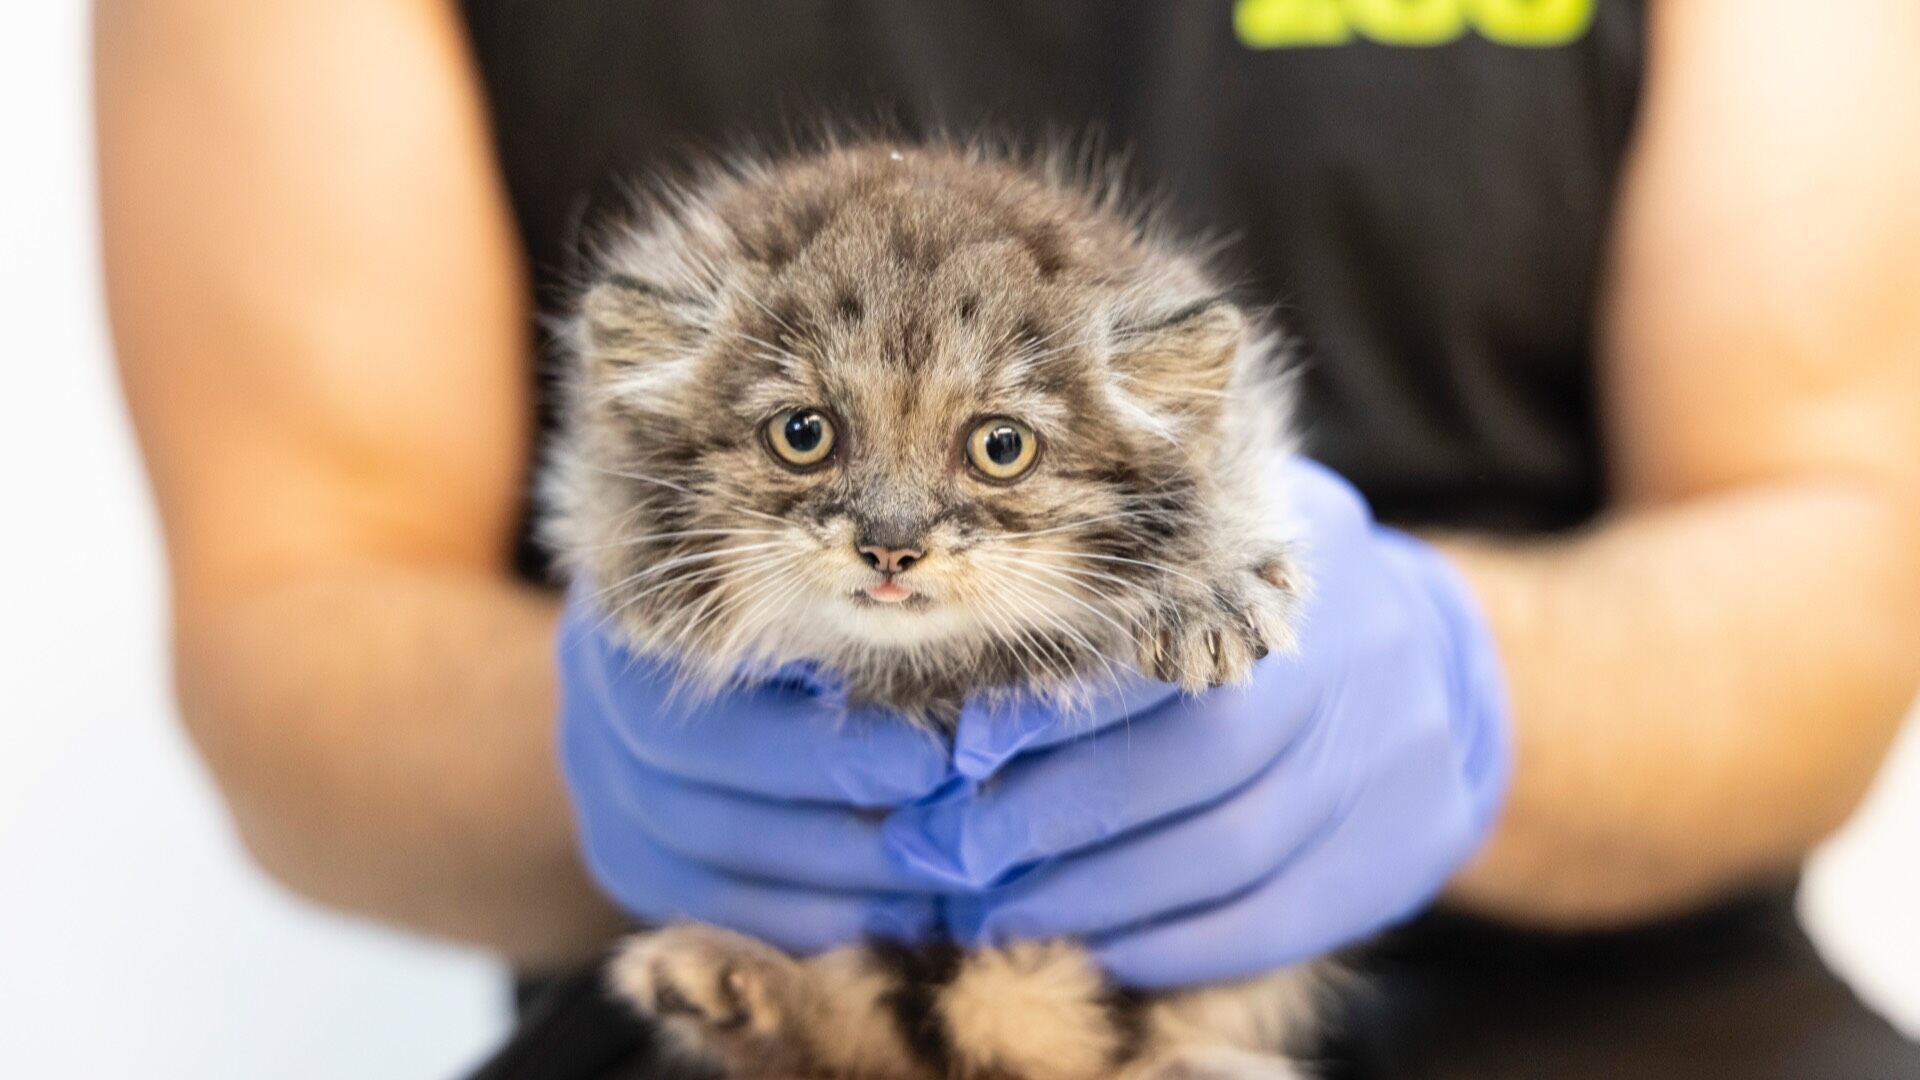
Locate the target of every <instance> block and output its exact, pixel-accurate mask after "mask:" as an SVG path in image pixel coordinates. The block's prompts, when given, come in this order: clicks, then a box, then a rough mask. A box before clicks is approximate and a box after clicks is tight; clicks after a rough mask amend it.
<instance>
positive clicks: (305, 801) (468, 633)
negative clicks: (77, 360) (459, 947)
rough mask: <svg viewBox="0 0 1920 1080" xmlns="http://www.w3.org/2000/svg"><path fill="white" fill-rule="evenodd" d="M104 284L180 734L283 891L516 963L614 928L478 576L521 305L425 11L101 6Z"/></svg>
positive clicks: (151, 3)
mask: <svg viewBox="0 0 1920 1080" xmlns="http://www.w3.org/2000/svg"><path fill="white" fill-rule="evenodd" d="M96 18H97V26H96V53H97V61H98V76H97V79H98V86H97V92H98V109H99V125H100V156H101V182H102V197H103V203H104V208H103V212H104V230H105V242H106V248H107V273H108V291H109V300H110V307H111V313H112V317H113V324H114V332H115V338H116V342H117V345H118V349H119V354H120V358H121V366H122V372H123V377H124V381H125V386H126V392H127V397H128V400H129V402H130V404H131V407H132V411H133V415H134V419H135V421H136V424H137V426H138V429H139V432H140V436H141V440H142V443H143V445H144V447H145V450H146V454H147V459H148V464H149V469H150V471H151V474H152V478H153V483H154V487H155V491H156V494H157V498H158V501H159V506H160V510H161V515H162V519H163V522H164V526H165V531H166V539H167V543H168V547H169V556H170V564H171V568H172V581H173V589H174V610H175V627H174V629H175V634H176V639H177V647H176V651H177V656H176V662H177V673H178V682H179V690H180V697H181V702H182V707H183V710H184V713H185V716H186V720H187V723H188V726H189V728H190V729H191V731H192V733H193V735H194V737H195V739H196V740H197V742H198V744H199V746H200V748H201V750H202V752H203V753H204V754H205V756H206V758H207V760H208V761H209V762H210V763H211V765H212V767H213V770H214V773H215V775H216V777H217V778H218V780H219V782H220V784H221V787H222V788H223V790H224V792H225V794H226V796H227V799H228V802H229V805H230V806H231V808H232V810H233V814H234V817H235V819H236V821H237V822H238V825H239V828H240V832H241V834H242V836H243V837H244V838H245V840H246V842H247V844H248V846H249V847H250V849H251V850H252V851H253V853H254V854H255V856H256V857H257V858H258V859H259V860H260V862H261V863H262V864H263V865H265V866H266V867H267V868H268V869H269V870H270V871H271V872H273V873H274V874H276V875H277V876H279V877H280V878H281V879H282V880H284V881H285V882H287V883H288V884H289V885H291V886H292V887H294V888H295V889H298V890H299V891H301V892H304V893H307V894H309V895H311V896H313V897H315V898H317V899H320V900H322V901H325V902H327V903H330V904H334V905H338V906H342V907H346V908H350V909H354V910H358V911H362V912H365V913H368V914H371V915H375V916H377V917H380V918H383V919H388V920H392V921H397V922H400V923H403V924H406V925H410V926H413V927H416V928H419V929H422V930H426V931H428V932H432V933H436V934H442V935H447V936H451V937H455V938H459V939H464V940H468V941H474V942H480V943H484V944H487V945H491V946H494V947H496V948H498V949H501V950H503V951H505V952H506V953H508V954H509V955H511V956H513V957H514V958H516V959H518V960H521V961H523V962H527V963H536V964H537V963H543V962H557V961H559V960H562V959H565V958H568V957H571V956H573V955H575V954H578V953H581V952H582V951H584V950H586V949H589V948H591V947H592V946H593V945H594V944H595V943H597V942H598V941H600V940H601V939H602V938H603V937H604V935H605V934H607V933H608V932H610V930H611V928H612V927H613V925H614V918H613V916H612V914H611V913H610V911H608V910H607V909H606V907H605V906H604V905H603V903H602V902H601V901H600V900H599V899H598V898H597V896H596V895H595V893H594V892H593V890H592V889H591V888H590V886H589V885H588V884H587V882H586V880H585V876H584V874H582V872H581V871H580V869H579V866H578V863H577V856H576V854H575V847H574V842H573V836H572V832H571V825H570V821H569V819H568V814H567V810H566V804H565V800H564V798H563V795H562V790H561V786H560V782H559V778H558V775H557V772H556V769H555V766H554V763H553V753H552V749H551V741H552V714H553V675H552V664H551V660H550V657H549V650H550V647H551V646H550V637H551V632H552V626H553V622H554V619H555V617H556V610H555V608H556V605H555V603H554V602H553V600H552V599H551V598H549V597H548V596H546V595H544V594H542V593H540V592H538V591H537V590H533V589H529V588H527V587H525V586H522V585H520V584H517V583H515V582H514V581H513V579H512V578H511V576H510V574H509V570H508V565H507V559H508V553H509V551H510V547H511V537H512V530H513V527H514V514H515V508H516V505H517V495H518V492H519V490H520V487H521V484H522V482H523V475H522V474H523V472H524V467H525V461H526V456H527V449H528V439H529V436H530V433H529V431H528V430H527V426H528V417H529V416H530V406H529V403H528V400H527V393H528V386H527V382H528V380H527V375H526V349H527V343H526V341H525V326H526V317H527V312H526V307H525V303H526V302H525V299H524V297H525V292H526V290H525V286H524V281H523V268H522V267H521V266H520V260H519V255H518V252H517V249H516V246H515V243H514V240H513V237H512V234H511V230H510V225H509V219H508V212H507V209H506V206H505V202H504V198H503V193H502V191H501V190H500V185H499V182H498V180H497V178H496V176H495V175H494V168H493V165H492V161H491V157H490V151H489V146H488V141H487V132H486V128H485V124H484V119H483V115H482V111H481V105H480V94H479V91H478V89H477V87H476V85H475V78H474V75H473V73H472V72H471V71H470V69H469V62H468V58H467V57H466V55H465V53H464V43H463V41H462V39H461V37H460V33H459V28H458V25H457V23H456V21H455V14H454V10H453V5H452V4H451V3H445V2H442V0H281V2H276V3H271V4H262V3H256V2H252V0H105V2H103V3H101V4H100V6H99V9H98V14H97V16H96Z"/></svg>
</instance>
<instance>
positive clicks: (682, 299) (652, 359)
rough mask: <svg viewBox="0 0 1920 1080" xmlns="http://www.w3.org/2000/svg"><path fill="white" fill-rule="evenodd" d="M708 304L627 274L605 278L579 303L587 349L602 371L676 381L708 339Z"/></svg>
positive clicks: (610, 373)
mask: <svg viewBox="0 0 1920 1080" xmlns="http://www.w3.org/2000/svg"><path fill="white" fill-rule="evenodd" d="M707 316H708V309H707V305H706V304H705V303H703V302H702V301H700V300H699V299H697V298H695V297H690V296H686V295H684V294H681V293H677V292H674V291H673V290H671V289H668V288H666V287H664V286H661V285H656V284H654V283H652V282H649V281H642V280H641V279H639V278H636V277H632V276H630V275H627V274H614V275H612V276H610V277H606V278H602V279H601V280H600V281H599V282H597V283H595V284H594V286H593V287H592V288H591V289H589V290H587V293H586V295H585V296H583V297H581V299H580V319H581V327H582V330H583V331H584V335H583V337H584V340H583V341H582V344H583V345H584V346H585V348H586V350H587V352H588V354H589V356H590V358H591V361H592V364H593V366H594V368H595V370H596V371H597V372H600V373H603V374H608V375H614V376H620V377H627V376H643V375H655V376H660V377H671V376H672V374H673V373H674V371H675V369H678V368H685V367H689V366H691V364H692V362H693V360H694V357H695V354H696V353H697V351H698V349H699V347H700V343H701V341H702V340H703V339H704V338H705V336H706V326H707Z"/></svg>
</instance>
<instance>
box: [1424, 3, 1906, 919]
mask: <svg viewBox="0 0 1920 1080" xmlns="http://www.w3.org/2000/svg"><path fill="white" fill-rule="evenodd" d="M1653 28H1654V35H1653V45H1654V50H1653V64H1652V72H1651V82H1650V87H1649V97H1648V100H1647V104H1646V113H1645V122H1644V127H1643V132H1642V136H1641V139H1640V144H1639V146H1638V149H1637V152H1636V156H1635V160H1634V163H1633V167H1632V169H1631V171H1630V174H1629V176H1628V178H1627V185H1626V190H1625V204H1624V210H1623V215H1622V219H1621V221H1620V224H1619V232H1618V234H1617V236H1616V252H1615V265H1614V273H1613V288H1612V291H1611V298H1610V318H1609V326H1608V339H1607V341H1606V343H1605V352H1604V364H1605V370H1604V374H1603V379H1604V387H1603V389H1604V395H1605V396H1604V403H1605V408H1606V411H1607V414H1608V416H1607V419H1608V422H1609V424H1610V437H1611V444H1612V446H1613V447H1614V450H1613V454H1614V461H1613V475H1612V481H1613V485H1614V495H1615V506H1616V509H1615V511H1614V513H1613V514H1612V515H1611V516H1610V518H1609V519H1608V520H1606V521H1605V522H1603V523H1601V524H1600V525H1599V526H1598V527H1597V528H1595V529H1593V530H1592V531H1591V532H1590V533H1588V534H1586V535H1583V536H1580V537H1577V538H1575V539H1571V540H1567V541H1565V542H1553V543H1542V544H1536V545H1531V546H1527V547H1521V548H1511V547H1507V548H1502V547H1495V546H1489V545H1483V544H1473V543H1467V542H1462V543H1456V544H1454V545H1453V546H1452V551H1453V553H1454V554H1455V555H1456V556H1458V558H1459V559H1460V560H1461V562H1462V563H1463V565H1464V566H1465V567H1466V568H1467V570H1468V573H1469V574H1470V576H1471V577H1472V578H1473V580H1474V582H1475V584H1476V585H1477V586H1478V588H1479V590H1480V592H1481V593H1482V595H1483V597H1484V598H1485V600H1486V602H1487V604H1488V607H1489V609H1490V612H1491V614H1492V617H1493V620H1494V622H1495V624H1496V632H1497V634H1498V636H1499V637H1500V639H1501V645H1502V648H1503V652H1504V655H1505V656H1506V657H1507V667H1508V672H1509V676H1510V680H1511V682H1512V689H1513V695H1514V706H1515V713H1516V718H1517V723H1518V727H1519V730H1518V761H1519V770H1518V776H1517V779H1516V783H1515V787H1514V790H1513V794H1512V797H1511V800H1510V803H1509V805H1508V809H1507V812H1506V814H1505V817H1504V819H1503V821H1502V823H1501V825H1500V827H1499V829H1498V831H1497V833H1496V836H1495V839H1494V841H1493V843H1492V844H1491V846H1490V847H1489V849H1488V850H1487V852H1486V854H1485V855H1484V856H1483V858H1482V859H1481V861H1480V862H1479V863H1478V864H1477V865H1476V866H1474V867H1473V868H1471V869H1470V870H1469V871H1468V872H1467V873H1466V874H1465V875H1463V876H1462V877H1461V878H1460V879H1459V880H1458V881H1457V882H1456V884H1455V888H1454V899H1455V900H1456V901H1458V902H1461V903H1463V904H1466V905H1469V906H1472V907H1476V908H1479V909H1481V910H1483V911H1487V912H1490V913H1494V914H1498V915H1503V916H1506V917H1510V918H1516V919H1521V920H1527V921H1535V922H1547V923H1559V924H1593V923H1604V922H1610V921H1620V920H1628V919H1634V918H1639V917H1643V916H1648V915H1654V914H1659V913H1662V912H1666V911H1671V910H1674V909H1677V908H1682V907H1684V906H1687V905H1689V904H1693V903H1697V902H1699V901H1701V900H1704V899H1707V898H1710V897H1712V896H1714V895H1716V894H1719V893H1723V892H1725V891H1727V890H1729V889H1732V888H1736V887H1738V886H1740V885H1742V884H1745V883H1749V882H1754V881H1758V880H1764V879H1767V878H1769V877H1776V876H1782V875H1785V874H1787V873H1790V872H1791V871H1792V869H1793V868H1794V867H1795V866H1797V864H1798V863H1799V861H1800V859H1801V858H1802V857H1803V856H1804V855H1805V854H1806V853H1807V851H1808V850H1809V848H1810V847H1812V846H1813V845H1814V844H1815V843H1816V842H1817V841H1819V840H1820V839H1821V838H1822V837H1823V836H1825V835H1826V834H1827V833H1828V832H1830V831H1831V830H1832V829H1834V828H1835V827H1836V826H1837V825H1839V824H1840V823H1841V821H1842V820H1844V818H1845V817H1846V816H1847V814H1848V813H1849V812H1850V811H1851V809H1852V807H1853V806H1854V804H1855V802H1856V801H1857V800H1858V798H1859V797H1860V795H1861V793H1862V792H1863V791H1864V789H1865V787H1866V785H1867V784H1868V782H1869V781H1870V780H1871V779H1872V777H1873V775H1874V771H1875V769H1876V767H1877V765H1878V763H1879V761H1880V758H1881V756H1882V754H1883V752H1884V750H1885V748H1886V746H1887V744H1888V742H1889V741H1890V739H1891V737H1892V735H1893V733H1894V731H1895V730H1896V727H1897V725H1898V724H1899V721H1900V719H1901V717H1902V715H1903V714H1904V713H1905V711H1906V709H1907V707H1908V705H1909V704H1910V703H1911V702H1912V700H1913V694H1914V689H1915V685H1916V680H1920V200H1917V199H1916V192H1920V67H1916V65H1914V63H1913V59H1912V49H1913V45H1914V43H1915V42H1920V7H1916V6H1915V5H1913V4H1912V3H1910V2H1908V0H1867V2H1863V3H1858V4H1849V5H1835V6H1831V7H1818V6H1809V5H1806V4H1799V3H1791V2H1786V0H1674V2H1671V3H1666V4H1661V5H1656V9H1655V14H1654V19H1653Z"/></svg>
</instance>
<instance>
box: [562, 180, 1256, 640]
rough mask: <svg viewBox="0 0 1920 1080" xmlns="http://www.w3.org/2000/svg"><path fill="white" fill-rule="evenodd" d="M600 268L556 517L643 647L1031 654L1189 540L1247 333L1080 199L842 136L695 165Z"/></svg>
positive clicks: (581, 322)
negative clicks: (769, 154) (715, 167)
mask: <svg viewBox="0 0 1920 1080" xmlns="http://www.w3.org/2000/svg"><path fill="white" fill-rule="evenodd" d="M600 265H601V266H602V270H601V272H599V273H598V274H597V275H596V276H595V278H594V280H593V281H592V282H591V284H590V286H589V287H588V288H587V289H586V290H585V292H584V293H583V296H582V298H581V301H580V304H579V309H578V315H577V317H576V318H575V319H574V320H573V322H572V323H571V324H570V327H569V331H570V333H569V339H570V341H571V342H572V344H573V347H574V352H575V361H576V363H575V367H574V369H573V370H572V372H571V375H570V378H571V380H572V386H571V394H570V398H569V401H570V413H569V415H568V417H567V418H566V426H567V431H566V433H565V437H564V439H563V446H562V452H561V455H560V458H559V460H558V461H557V463H556V465H557V467H556V470H555V472H554V474H553V479H554V483H553V485H552V488H551V490H550V493H549V494H550V499H551V501H552V503H553V510H554V514H553V517H552V519H551V521H550V524H551V525H552V526H553V528H552V529H551V531H550V536H551V537H552V539H553V540H554V541H555V543H556V544H557V546H559V547H560V548H561V549H562V551H563V554H565V555H566V556H567V557H568V558H569V559H570V561H571V563H572V567H573V569H574V570H575V572H576V573H580V574H583V575H584V576H585V578H586V580H587V581H588V582H589V584H590V586H591V587H592V588H593V589H595V590H597V593H598V596H599V602H600V604H601V606H602V607H603V608H604V610H606V611H607V612H609V613H610V614H611V616H612V622H613V624H614V625H617V626H619V627H620V628H622V629H623V630H624V631H625V632H626V634H627V635H628V636H629V638H630V639H631V640H632V642H633V643H634V644H635V645H636V646H638V647H640V648H642V649H646V650H653V651H666V652H669V653H672V654H674V655H675V656H676V657H677V658H678V659H680V660H682V661H684V662H687V663H688V664H689V665H690V666H691V667H693V668H694V669H696V670H698V671H702V672H705V673H706V674H708V675H711V676H715V677H718V676H723V675H724V674H726V673H728V672H731V671H733V670H736V669H737V668H738V667H740V666H741V665H742V664H743V663H749V662H753V661H775V660H786V659H798V658H811V659H817V660H822V661H825V662H827V663H829V664H839V665H843V666H849V667H851V666H858V665H860V664H862V663H868V662H874V661H875V660H876V658H884V660H885V662H892V663H898V662H901V661H902V660H906V661H913V660H915V659H916V658H921V659H926V658H932V657H936V656H937V657H945V658H948V659H949V660H952V659H954V658H960V659H964V658H965V657H966V656H968V655H970V654H974V653H977V652H978V651H979V650H982V649H990V648H1000V649H1003V650H1005V649H1011V650H1013V651H1015V652H1017V653H1024V654H1025V655H1027V656H1028V657H1030V658H1031V659H1032V661H1033V662H1034V663H1035V664H1038V665H1041V666H1045V665H1047V664H1049V663H1052V662H1054V661H1055V660H1058V659H1059V658H1060V657H1061V656H1062V655H1063V654H1064V653H1067V652H1072V651H1075V650H1079V649H1081V647H1082V646H1090V647H1091V646H1097V647H1098V648H1097V651H1108V649H1107V648H1106V645H1107V644H1110V643H1112V642H1114V641H1115V639H1116V634H1117V632H1118V631H1119V630H1120V629H1121V628H1123V627H1124V625H1125V622H1126V619H1127V618H1128V616H1127V610H1128V609H1127V603H1128V602H1129V600H1130V598H1131V599H1134V600H1137V599H1138V598H1140V597H1141V596H1144V595H1145V594H1147V593H1149V592H1150V591H1151V589H1152V588H1153V583H1154V582H1155V580H1157V575H1161V574H1164V573H1165V572H1166V570H1165V568H1166V567H1168V566H1170V565H1175V564H1177V563H1178V562H1180V561H1182V559H1183V558H1185V557H1190V555H1191V553H1190V552H1188V553H1185V554H1184V555H1183V554H1182V553H1181V549H1182V547H1183V545H1184V546H1187V547H1192V546H1194V545H1197V544H1202V543H1204V538H1200V537H1194V536H1191V535H1189V533H1190V531H1191V525H1192V523H1193V522H1194V521H1195V520H1196V519H1197V517H1198V516H1199V515H1198V514H1197V507H1198V506H1199V504H1201V503H1202V502H1204V501H1207V500H1211V499H1215V498H1217V497H1218V494H1219V492H1218V491H1217V488H1218V484H1217V482H1216V472H1217V468H1216V466H1217V464H1218V460H1219V459H1220V457H1221V456H1222V455H1223V454H1226V453H1230V452H1231V448H1230V447H1226V446H1225V443H1227V442H1230V441H1231V432H1230V429H1231V427H1232V425H1231V424H1230V423H1227V422H1225V421H1224V420H1223V417H1222V414H1223V411H1225V408H1226V406H1225V402H1226V401H1227V400H1228V399H1229V397H1230V396H1231V395H1233V394H1234V393H1236V392H1238V391H1239V390H1240V389H1241V388H1243V387H1242V384H1244V383H1246V382H1247V372H1246V370H1245V369H1246V368H1248V367H1249V365H1250V364H1251V363H1252V359H1251V352H1252V350H1249V349H1247V348H1246V347H1245V338H1246V327H1245V322H1244V319H1243V317H1242V315H1241V313H1240V312H1239V311H1238V310H1237V309H1236V308H1235V307H1233V306H1232V305H1231V304H1230V303H1228V302H1226V301H1225V300H1223V299H1222V298H1221V296H1220V290H1219V288H1218V287H1217V286H1215V285H1214V284H1212V283H1211V282H1210V281H1209V280H1208V279H1207V277H1206V276H1205V275H1204V274H1203V273H1202V272H1201V271H1200V269H1199V268H1198V267H1197V265H1196V264H1195V263H1194V262H1193V261H1191V260H1188V259H1186V258H1184V257H1181V256H1178V255H1176V254H1173V253H1170V251H1168V250H1167V249H1165V248H1163V247H1161V246H1159V245H1157V244H1156V243H1154V242H1153V241H1152V240H1151V239H1150V238H1149V237H1148V236H1147V235H1146V234H1145V233H1144V231H1143V230H1142V229H1141V228H1140V227H1138V226H1137V224H1136V223H1133V222H1130V221H1128V220H1126V219H1124V218H1122V217H1121V216H1119V215H1118V214H1116V213H1115V212H1114V210H1113V209H1112V207H1111V205H1110V204H1108V203H1105V202H1103V201H1102V200H1101V198H1100V197H1099V196H1097V195H1095V194H1091V193H1088V192H1086V191H1085V190H1083V189H1080V188H1077V187H1075V186H1072V185H1069V184H1066V183H1063V182H1059V181H1056V180H1052V179H1049V178H1047V177H1046V176H1045V175H1043V174H1040V173H1037V172H1034V171H1028V170H1024V169H1022V168H1019V167H1016V166H1013V165H1009V164H1004V163H997V162H994V161H991V160H987V159H985V158H982V157H978V156H974V155H971V154H968V153H965V152H962V151H958V150H946V149H927V148H904V147H901V148H895V147H889V146H885V145H878V146H864V147H859V148H853V149H840V150H835V151H832V152H829V153H825V154H821V155H817V156H813V157H809V158H803V159H799V160H797V161H794V162H792V163H787V164H782V165H779V166H774V167H767V166H759V167H736V168H735V169H733V170H732V171H729V172H726V173H724V174H716V175H714V176H710V177H708V178H707V179H706V180H705V181H703V182H702V183H701V184H699V185H696V186H694V187H692V188H690V189H688V190H686V191H684V192H682V193H681V194H680V195H678V196H676V197H675V198H673V199H671V200H668V201H667V202H666V203H664V204H663V206H662V207H661V208H660V209H657V210H656V211H655V212H654V214H653V217H652V220H651V222H650V224H648V225H645V226H643V227H640V228H636V229H631V230H628V231H626V232H623V233H622V234H620V235H619V236H616V237H614V238H613V239H612V241H611V242H610V243H609V244H608V245H607V246H606V249H605V250H604V252H603V253H602V255H601V258H600ZM1103 643H1104V644H1103ZM928 662H932V661H931V660H929V661H928Z"/></svg>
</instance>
